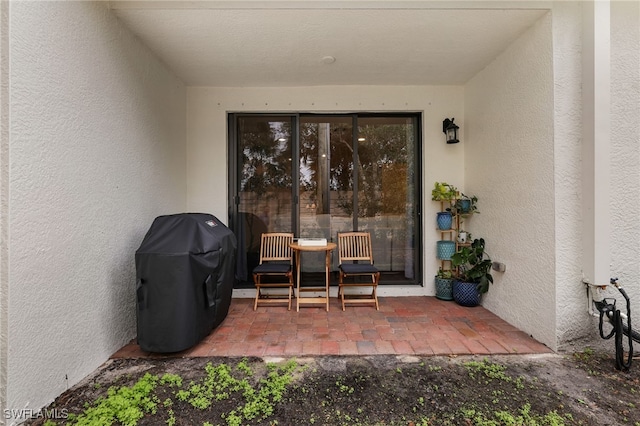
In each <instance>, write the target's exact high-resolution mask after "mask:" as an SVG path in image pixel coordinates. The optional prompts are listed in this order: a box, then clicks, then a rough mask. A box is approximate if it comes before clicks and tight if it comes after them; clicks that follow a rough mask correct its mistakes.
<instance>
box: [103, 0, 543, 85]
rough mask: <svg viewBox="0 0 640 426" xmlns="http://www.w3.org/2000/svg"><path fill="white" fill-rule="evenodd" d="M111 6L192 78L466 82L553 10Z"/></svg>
mask: <svg viewBox="0 0 640 426" xmlns="http://www.w3.org/2000/svg"><path fill="white" fill-rule="evenodd" d="M110 6H111V8H112V10H113V11H114V13H115V14H116V16H118V17H119V18H120V19H121V20H122V22H123V23H124V24H125V25H126V26H127V27H128V28H129V29H130V30H131V31H133V33H135V34H136V35H137V36H138V37H139V38H140V39H141V40H142V42H143V43H144V44H145V45H147V46H148V47H149V48H150V49H151V50H153V51H154V52H155V53H156V54H157V56H158V57H159V58H161V60H162V61H163V62H164V63H166V64H167V66H168V67H169V68H170V69H171V70H173V72H174V73H175V74H176V75H177V76H178V77H179V78H181V79H182V80H183V81H184V82H185V84H187V85H188V86H224V87H270V86H320V85H460V84H464V83H465V82H466V81H467V80H468V79H469V78H471V77H472V76H474V75H475V74H476V73H478V72H479V71H480V70H482V69H483V68H484V67H486V66H487V65H488V64H489V63H490V62H491V61H492V60H493V59H494V58H495V57H496V56H498V55H499V54H500V53H501V52H502V51H503V50H505V49H506V48H507V47H508V46H509V45H510V44H511V43H512V42H513V41H514V40H515V39H516V38H517V37H518V36H519V35H521V34H522V33H523V32H525V31H526V30H527V28H529V27H530V26H531V25H533V24H534V23H535V22H536V21H537V20H538V19H539V18H540V17H541V16H542V15H544V14H545V13H546V12H547V10H548V9H546V7H548V4H547V3H546V2H500V1H498V2H473V1H471V2H443V1H440V2H433V1H419V0H413V1H379V0H372V1H368V0H346V1H345V0H343V1H310V0H309V1H278V0H272V1H261V2H258V1H248V0H235V1H221V0H211V1H195V2H194V1H114V2H111V3H110ZM327 57H333V58H335V61H334V62H331V61H330V59H328V58H327Z"/></svg>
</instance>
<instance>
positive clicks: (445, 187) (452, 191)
mask: <svg viewBox="0 0 640 426" xmlns="http://www.w3.org/2000/svg"><path fill="white" fill-rule="evenodd" d="M457 196H458V188H456V187H455V186H453V185H451V184H449V183H446V182H436V183H435V184H434V185H433V189H432V190H431V199H432V200H433V201H452V200H455V199H456V197H457Z"/></svg>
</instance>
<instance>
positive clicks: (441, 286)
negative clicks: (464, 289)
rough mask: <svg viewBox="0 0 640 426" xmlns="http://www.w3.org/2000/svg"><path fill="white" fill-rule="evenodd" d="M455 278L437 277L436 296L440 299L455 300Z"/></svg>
mask: <svg viewBox="0 0 640 426" xmlns="http://www.w3.org/2000/svg"><path fill="white" fill-rule="evenodd" d="M452 285H453V279H451V278H439V277H436V297H437V298H438V299H440V300H453V288H452Z"/></svg>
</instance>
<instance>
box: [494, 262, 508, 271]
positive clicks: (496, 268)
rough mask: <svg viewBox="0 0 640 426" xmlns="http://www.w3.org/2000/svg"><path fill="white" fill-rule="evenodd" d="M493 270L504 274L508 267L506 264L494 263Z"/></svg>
mask: <svg viewBox="0 0 640 426" xmlns="http://www.w3.org/2000/svg"><path fill="white" fill-rule="evenodd" d="M491 269H493V270H494V271H498V272H504V271H506V270H507V265H505V264H504V263H500V262H493V263H492V264H491Z"/></svg>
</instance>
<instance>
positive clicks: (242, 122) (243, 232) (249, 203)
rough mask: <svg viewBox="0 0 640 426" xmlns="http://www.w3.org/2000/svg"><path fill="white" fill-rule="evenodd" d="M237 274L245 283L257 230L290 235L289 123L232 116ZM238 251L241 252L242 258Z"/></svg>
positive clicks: (251, 265) (280, 119)
mask: <svg viewBox="0 0 640 426" xmlns="http://www.w3.org/2000/svg"><path fill="white" fill-rule="evenodd" d="M237 124H238V128H237V132H238V136H237V137H238V151H239V153H238V154H239V156H240V158H239V177H238V182H239V191H238V197H239V205H238V212H239V217H238V221H237V223H238V230H237V231H236V233H237V234H239V235H236V237H237V238H238V245H239V250H238V252H239V253H240V254H241V255H239V256H238V262H239V265H238V268H237V269H238V275H239V278H240V279H241V280H243V281H247V280H251V271H252V270H253V268H254V267H255V266H256V265H257V264H258V262H259V252H260V236H261V234H262V233H263V232H271V231H277V232H291V229H292V228H291V211H292V198H291V191H292V187H293V179H292V173H291V163H292V150H291V146H292V143H291V120H290V118H289V117H269V116H249V117H238V122H237ZM242 253H246V256H243V255H242Z"/></svg>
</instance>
